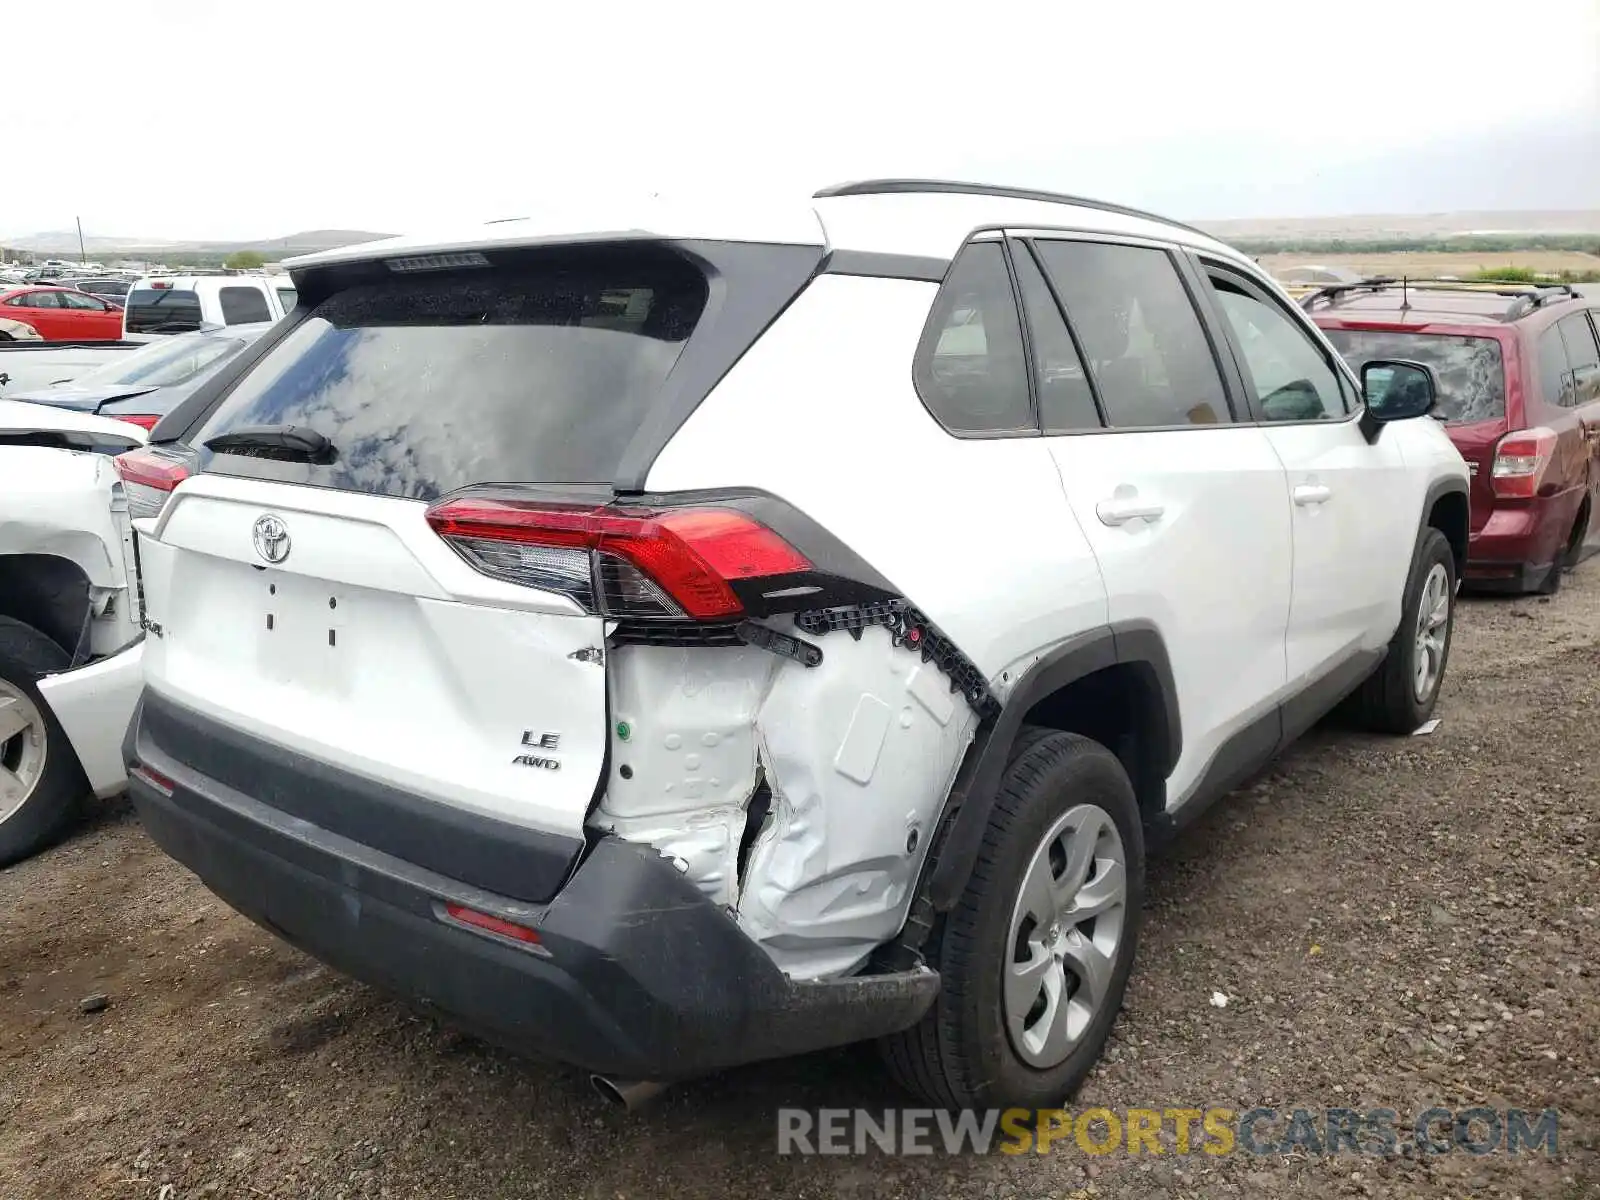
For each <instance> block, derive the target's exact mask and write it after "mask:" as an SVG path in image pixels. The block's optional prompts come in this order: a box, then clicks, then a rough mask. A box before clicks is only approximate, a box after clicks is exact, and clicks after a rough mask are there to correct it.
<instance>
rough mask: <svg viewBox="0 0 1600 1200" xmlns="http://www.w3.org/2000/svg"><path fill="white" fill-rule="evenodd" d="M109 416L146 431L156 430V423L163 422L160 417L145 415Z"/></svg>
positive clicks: (119, 414)
mask: <svg viewBox="0 0 1600 1200" xmlns="http://www.w3.org/2000/svg"><path fill="white" fill-rule="evenodd" d="M107 415H109V416H113V417H115V418H116V419H117V420H119V421H126V422H128V424H130V425H137V426H138V427H139V428H140V429H143V430H146V431H148V430H151V429H154V428H155V427H156V422H157V421H159V420H161V418H160V417H156V416H145V415H143V414H141V415H138V416H124V415H123V414H122V413H109V414H107Z"/></svg>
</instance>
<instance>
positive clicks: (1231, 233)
mask: <svg viewBox="0 0 1600 1200" xmlns="http://www.w3.org/2000/svg"><path fill="white" fill-rule="evenodd" d="M1196 224H1197V225H1198V226H1199V227H1200V228H1202V229H1204V230H1205V231H1206V232H1207V233H1209V234H1212V235H1213V236H1215V237H1219V238H1221V239H1222V240H1223V241H1265V240H1271V241H1276V240H1289V239H1293V240H1303V241H1321V240H1332V239H1334V238H1344V239H1363V240H1372V239H1378V238H1395V239H1427V238H1451V237H1470V236H1475V235H1515V234H1528V235H1541V234H1543V235H1550V234H1590V233H1600V211H1597V210H1593V209H1589V210H1582V209H1579V210H1567V211H1554V212H1441V213H1392V214H1387V215H1385V214H1373V215H1368V216H1350V217H1261V218H1255V219H1240V220H1222V221H1197V222H1196Z"/></svg>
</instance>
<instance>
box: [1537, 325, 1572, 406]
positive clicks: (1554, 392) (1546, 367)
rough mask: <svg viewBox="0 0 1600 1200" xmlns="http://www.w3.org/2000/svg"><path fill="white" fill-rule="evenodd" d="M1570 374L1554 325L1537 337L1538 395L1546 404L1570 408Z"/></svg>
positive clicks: (1564, 349)
mask: <svg viewBox="0 0 1600 1200" xmlns="http://www.w3.org/2000/svg"><path fill="white" fill-rule="evenodd" d="M1571 384H1572V374H1571V370H1570V369H1569V368H1568V366H1567V351H1566V348H1565V347H1563V346H1562V344H1561V332H1560V330H1558V329H1557V328H1556V327H1555V326H1554V325H1552V326H1550V328H1549V329H1546V330H1545V331H1544V332H1543V333H1541V334H1540V335H1539V394H1540V395H1542V396H1543V397H1544V402H1545V403H1546V404H1556V405H1560V406H1561V407H1562V408H1571V407H1572V386H1571Z"/></svg>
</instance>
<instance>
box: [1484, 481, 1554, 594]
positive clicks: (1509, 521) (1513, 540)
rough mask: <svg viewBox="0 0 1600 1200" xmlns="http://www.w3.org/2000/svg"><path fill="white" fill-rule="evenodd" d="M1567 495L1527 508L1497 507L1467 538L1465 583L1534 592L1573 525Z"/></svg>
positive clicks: (1544, 500)
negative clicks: (1481, 526)
mask: <svg viewBox="0 0 1600 1200" xmlns="http://www.w3.org/2000/svg"><path fill="white" fill-rule="evenodd" d="M1564 499H1565V498H1564V497H1555V498H1549V499H1540V500H1536V501H1534V502H1532V503H1530V504H1528V505H1527V506H1526V507H1523V508H1497V509H1495V510H1494V511H1493V512H1491V513H1490V514H1489V519H1488V520H1487V521H1486V522H1484V525H1483V528H1482V529H1479V530H1478V531H1476V532H1475V533H1473V534H1471V535H1470V537H1469V539H1468V542H1467V567H1466V571H1465V572H1464V573H1463V579H1464V581H1465V583H1466V584H1467V585H1468V586H1469V587H1472V588H1475V589H1478V590H1491V591H1514V592H1521V591H1529V590H1531V589H1533V588H1536V587H1538V586H1539V584H1540V583H1541V582H1542V581H1543V580H1544V578H1545V576H1546V575H1548V574H1549V572H1550V567H1551V564H1553V563H1554V562H1555V561H1556V558H1557V557H1558V556H1559V555H1560V554H1561V551H1562V549H1563V548H1564V547H1565V545H1566V540H1567V534H1568V532H1569V531H1570V527H1571V524H1572V519H1571V516H1570V515H1568V513H1567V512H1566V511H1565V510H1566V509H1567V508H1571V509H1573V510H1574V511H1576V505H1575V504H1565V503H1558V501H1561V500H1564Z"/></svg>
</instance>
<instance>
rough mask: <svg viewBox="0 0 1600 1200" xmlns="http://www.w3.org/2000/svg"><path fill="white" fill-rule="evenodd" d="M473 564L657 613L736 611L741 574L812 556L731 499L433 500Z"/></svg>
mask: <svg viewBox="0 0 1600 1200" xmlns="http://www.w3.org/2000/svg"><path fill="white" fill-rule="evenodd" d="M427 520H428V524H429V525H431V526H432V527H433V529H434V532H436V533H437V534H438V535H439V536H440V537H442V538H443V539H444V540H445V541H446V542H447V543H449V545H450V546H451V548H452V549H454V550H455V552H456V553H457V554H459V555H461V557H462V558H463V559H465V560H466V561H467V563H468V564H469V565H471V566H472V567H473V568H474V569H475V570H477V571H479V572H481V573H483V574H485V575H489V576H492V577H494V578H496V579H503V580H505V581H507V582H508V583H516V584H521V585H523V586H525V587H533V588H539V589H541V590H544V591H552V592H559V593H560V594H562V595H565V596H569V597H571V598H572V599H573V600H575V601H577V602H578V603H579V604H581V605H583V607H584V608H586V609H588V610H589V611H590V612H597V613H602V614H604V615H606V616H615V617H631V618H635V619H638V618H643V619H651V618H654V619H657V620H679V621H681V620H684V619H689V620H694V621H721V620H732V619H733V618H736V617H738V616H740V615H741V614H742V613H743V612H744V605H743V603H742V602H741V601H740V600H739V597H738V596H737V595H736V594H735V593H734V590H733V587H732V586H731V584H732V583H733V582H734V581H737V580H744V579H758V578H765V577H768V576H773V575H791V574H794V573H796V572H801V571H809V570H811V569H812V567H811V562H810V561H809V560H808V559H807V558H806V557H805V556H804V555H803V554H801V553H800V552H799V551H798V550H796V549H795V548H794V547H793V546H791V545H789V543H788V542H786V541H784V540H783V539H782V538H781V537H779V536H778V535H777V534H776V533H774V532H773V531H772V530H770V529H768V528H767V527H766V526H765V525H762V524H761V523H760V522H758V521H756V520H754V519H752V518H751V517H748V516H746V515H745V514H744V513H742V512H737V511H735V510H733V509H726V508H664V509H652V508H609V507H603V508H568V507H561V506H556V505H547V504H536V503H529V502H525V501H519V500H492V499H486V498H475V497H467V498H462V499H457V500H447V501H443V502H441V503H439V504H437V505H435V506H434V507H432V508H430V509H429V510H428V514H427Z"/></svg>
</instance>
